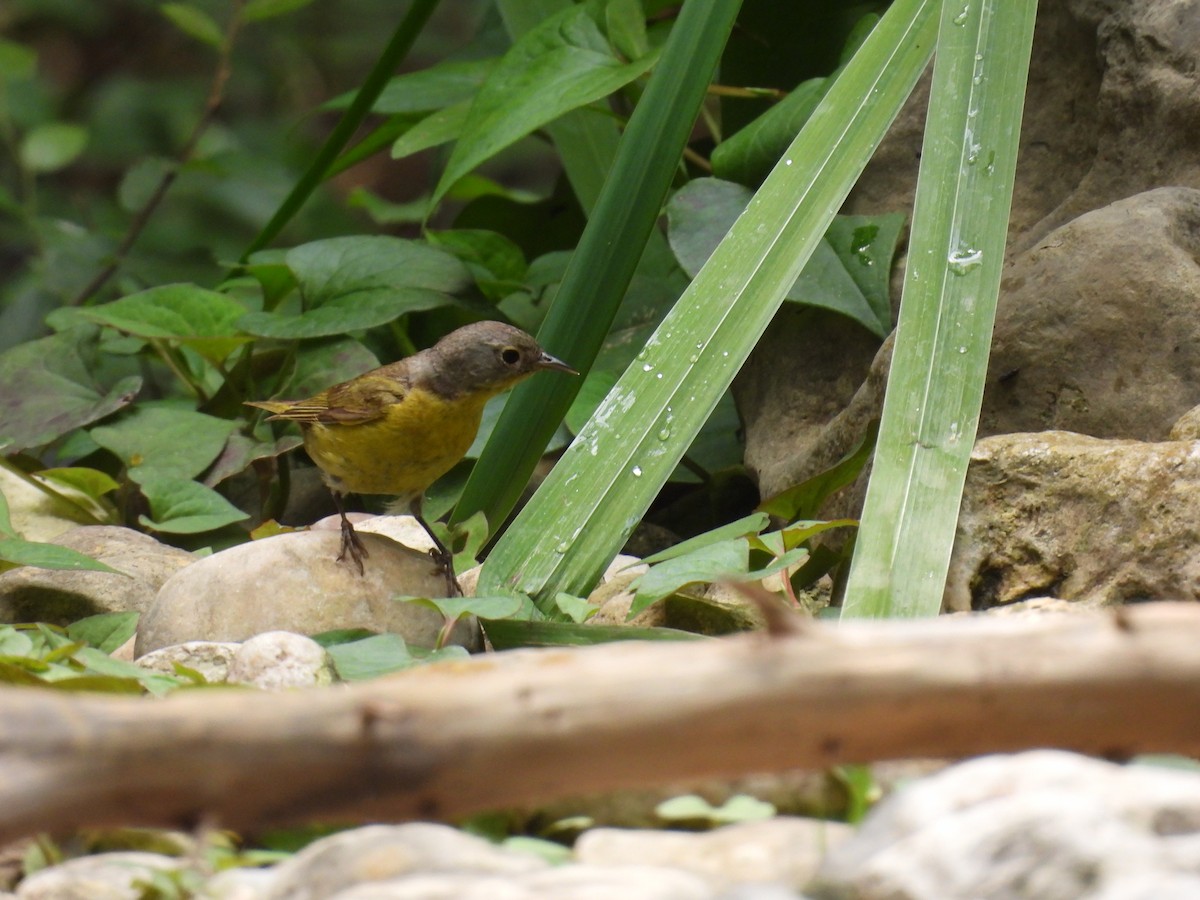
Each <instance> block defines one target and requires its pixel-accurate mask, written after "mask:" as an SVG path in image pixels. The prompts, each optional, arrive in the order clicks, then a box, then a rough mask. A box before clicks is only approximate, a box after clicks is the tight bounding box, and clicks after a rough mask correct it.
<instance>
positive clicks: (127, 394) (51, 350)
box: [0, 329, 142, 453]
mask: <svg viewBox="0 0 1200 900" xmlns="http://www.w3.org/2000/svg"><path fill="white" fill-rule="evenodd" d="M96 344H97V337H96V334H95V333H88V332H87V330H86V329H83V330H73V331H69V332H63V333H61V334H55V335H51V336H50V337H46V338H41V339H40V340H36V341H27V342H25V343H23V344H18V345H17V346H15V347H13V348H12V349H10V350H8V351H6V352H4V353H3V354H0V446H3V447H4V451H5V452H6V453H19V452H21V451H24V450H29V449H34V448H37V447H42V446H44V445H45V444H48V443H50V442H51V441H53V440H55V439H57V438H60V437H62V436H63V435H65V434H67V433H68V432H71V431H74V430H75V429H76V428H80V427H82V426H84V425H88V424H91V423H92V422H95V421H96V420H98V419H102V418H104V417H105V416H107V415H109V414H111V413H113V412H116V411H117V410H118V409H121V408H122V407H123V406H126V405H127V404H129V403H130V402H132V400H133V398H134V397H135V396H136V395H137V392H138V390H139V389H140V388H141V386H142V380H141V379H140V378H138V377H137V376H129V377H126V378H122V379H120V380H119V381H117V382H116V383H115V384H112V385H102V384H101V383H99V381H98V380H97V378H96V376H95V375H94V374H93V373H94V372H95V370H96V369H97V368H98V362H97V353H96Z"/></svg>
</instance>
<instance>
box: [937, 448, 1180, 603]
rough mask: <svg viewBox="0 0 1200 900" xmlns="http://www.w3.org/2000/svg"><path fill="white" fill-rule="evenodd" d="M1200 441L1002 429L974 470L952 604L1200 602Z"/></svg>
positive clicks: (950, 588) (953, 569)
mask: <svg viewBox="0 0 1200 900" xmlns="http://www.w3.org/2000/svg"><path fill="white" fill-rule="evenodd" d="M1198 506H1200V444H1197V443H1193V442H1191V441H1171V442H1166V443H1158V444H1148V443H1142V442H1139V441H1105V440H1099V439H1097V438H1092V437H1087V436H1084V435H1078V434H1071V433H1068V432H1041V433H1037V434H1011V435H997V436H996V437H991V438H986V439H984V440H981V441H979V442H978V443H977V444H976V445H975V449H974V452H973V453H972V456H971V465H970V468H969V469H968V471H967V482H966V488H965V490H964V494H963V503H962V509H961V511H960V513H959V520H958V533H957V535H956V538H955V543H954V551H953V554H952V556H951V561H950V572H949V575H948V577H947V579H946V593H945V599H944V604H943V605H944V608H946V609H948V610H964V609H976V610H979V609H987V608H989V607H992V606H998V605H1001V604H1005V603H1011V602H1013V601H1016V600H1021V599H1024V598H1027V597H1036V596H1044V595H1047V594H1049V595H1052V596H1055V597H1059V598H1062V599H1067V600H1089V601H1092V602H1094V603H1100V604H1105V605H1107V604H1117V603H1126V602H1136V601H1139V600H1197V599H1200V554H1197V552H1196V547H1197V546H1198V545H1200V519H1198V518H1197V517H1196V509H1197V507H1198Z"/></svg>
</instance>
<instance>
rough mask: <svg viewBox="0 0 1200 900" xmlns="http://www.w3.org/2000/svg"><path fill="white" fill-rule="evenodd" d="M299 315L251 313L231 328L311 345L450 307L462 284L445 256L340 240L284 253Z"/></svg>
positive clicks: (376, 241)
mask: <svg viewBox="0 0 1200 900" xmlns="http://www.w3.org/2000/svg"><path fill="white" fill-rule="evenodd" d="M287 264H288V267H289V268H290V269H291V270H292V272H293V273H294V274H295V276H296V281H297V282H298V283H299V285H300V290H301V292H302V294H303V296H304V299H305V304H306V309H305V311H304V312H301V313H300V314H299V315H284V314H281V313H268V312H252V313H247V314H246V315H244V316H243V317H242V318H241V320H240V321H239V323H238V324H239V325H240V327H241V328H242V329H243V330H244V331H247V332H249V333H250V334H254V335H258V336H259V337H271V338H281V339H282V338H288V339H295V338H314V337H328V336H330V335H335V334H336V335H340V334H344V333H346V332H347V331H358V330H362V329H367V328H374V327H375V326H377V325H386V324H387V323H388V322H391V321H393V320H394V319H396V318H398V317H399V316H401V315H404V314H405V313H411V312H418V311H420V310H427V309H435V308H437V307H439V306H446V305H447V304H450V303H453V302H454V298H453V296H451V295H452V294H453V293H454V292H456V291H461V290H463V289H464V288H466V287H467V286H468V285H469V284H470V274H469V273H468V272H467V269H466V267H465V266H464V265H463V264H462V263H461V262H460V261H459V260H458V259H456V258H455V257H454V256H453V255H452V254H450V253H447V252H445V251H444V250H439V249H437V248H435V247H430V246H429V245H427V244H422V243H419V242H417V241H406V240H401V239H400V238H393V237H340V238H330V239H328V240H324V241H315V242H314V243H311V244H304V245H302V246H299V247H295V248H293V249H292V250H289V251H288V254H287Z"/></svg>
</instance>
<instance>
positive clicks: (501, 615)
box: [396, 595, 522, 619]
mask: <svg viewBox="0 0 1200 900" xmlns="http://www.w3.org/2000/svg"><path fill="white" fill-rule="evenodd" d="M396 599H397V600H400V601H402V602H404V603H412V604H413V605H414V606H424V607H426V608H427V609H433V610H436V611H437V612H439V613H441V614H442V615H443V616H445V617H446V618H447V619H457V618H459V617H460V616H478V617H479V618H480V619H507V618H508V617H510V616H513V615H515V614H516V613H517V612H519V611H520V609H521V606H522V601H521V598H520V597H513V596H505V595H498V596H493V597H397V598H396Z"/></svg>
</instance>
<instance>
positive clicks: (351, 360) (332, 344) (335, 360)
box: [276, 338, 380, 400]
mask: <svg viewBox="0 0 1200 900" xmlns="http://www.w3.org/2000/svg"><path fill="white" fill-rule="evenodd" d="M379 363H380V360H379V358H378V357H377V356H375V354H374V353H372V352H371V351H370V349H368V347H367V346H366V345H365V344H363V343H362V341H356V340H355V339H354V338H341V339H333V340H329V341H313V342H311V343H309V342H306V343H304V344H302V345H301V346H300V347H299V349H297V351H296V366H295V369H294V370H293V371H292V374H291V376H290V377H289V378H288V381H287V383H286V384H284V385H282V386H281V387H280V388H279V390H278V391H277V392H276V394H277V395H278V396H280V397H287V398H289V399H293V400H298V399H301V398H304V397H311V396H312V395H313V394H316V393H319V392H320V391H323V390H325V388H327V387H332V386H333V385H335V384H340V383H341V382H343V381H349V380H350V379H351V378H354V377H355V376H357V375H361V374H362V373H363V372H368V371H370V370H371V369H374V368H377V367H378V366H379Z"/></svg>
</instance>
